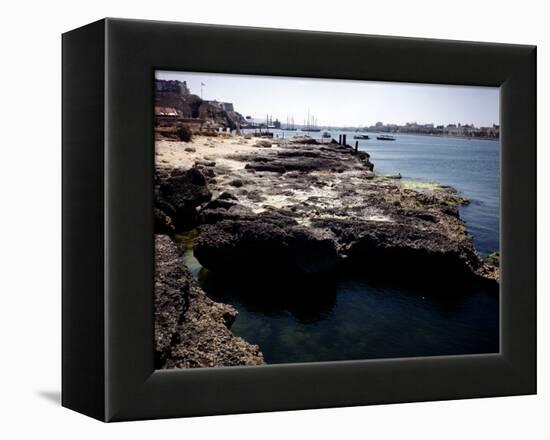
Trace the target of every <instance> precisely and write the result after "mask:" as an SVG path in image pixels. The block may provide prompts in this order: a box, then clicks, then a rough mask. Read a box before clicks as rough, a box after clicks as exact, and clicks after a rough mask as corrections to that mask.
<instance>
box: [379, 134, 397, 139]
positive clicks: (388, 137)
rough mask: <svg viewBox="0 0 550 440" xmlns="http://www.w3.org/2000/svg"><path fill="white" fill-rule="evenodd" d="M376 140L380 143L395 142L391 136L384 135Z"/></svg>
mask: <svg viewBox="0 0 550 440" xmlns="http://www.w3.org/2000/svg"><path fill="white" fill-rule="evenodd" d="M376 139H378V140H379V141H394V140H395V138H394V137H393V136H389V135H387V134H382V135H380V136H376Z"/></svg>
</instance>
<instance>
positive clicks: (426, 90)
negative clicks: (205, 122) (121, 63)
mask: <svg viewBox="0 0 550 440" xmlns="http://www.w3.org/2000/svg"><path fill="white" fill-rule="evenodd" d="M156 78H157V79H165V80H179V81H187V85H188V87H189V88H190V90H191V93H193V94H195V95H199V96H201V83H203V84H204V86H202V97H203V99H207V100H217V101H223V102H231V103H233V104H234V107H235V111H237V112H239V113H241V114H242V115H243V116H245V117H246V116H252V117H253V118H258V119H262V120H264V119H265V117H266V115H267V114H269V115H272V116H273V120H275V119H276V118H278V119H279V120H280V121H281V122H282V123H283V124H284V123H286V120H287V117H288V118H292V117H293V118H294V123H295V124H303V123H304V121H305V120H306V119H307V115H308V111H309V113H310V114H311V115H314V116H315V117H316V119H317V125H319V126H369V125H373V124H375V123H376V122H379V121H380V122H383V123H385V124H399V125H403V124H405V123H407V122H417V123H419V124H428V123H434V124H436V125H440V124H444V125H447V124H457V123H461V124H474V125H475V126H478V127H479V126H491V125H493V124H498V123H499V88H498V87H478V86H448V85H430V84H410V83H392V82H375V81H350V80H333V79H328V80H327V79H314V78H291V77H274V76H254V75H229V74H217V73H197V72H170V71H157V72H156Z"/></svg>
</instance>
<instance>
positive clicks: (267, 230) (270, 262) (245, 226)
mask: <svg viewBox="0 0 550 440" xmlns="http://www.w3.org/2000/svg"><path fill="white" fill-rule="evenodd" d="M232 209H233V211H232ZM237 209H239V210H240V212H239V211H237V210H236V209H235V207H232V208H230V209H218V210H216V211H214V212H212V211H210V212H209V210H208V209H207V210H205V211H204V212H203V215H206V219H205V220H207V221H210V222H211V223H210V224H205V225H202V226H201V227H200V228H199V235H198V237H197V238H196V240H195V243H194V254H195V257H196V258H197V259H198V260H199V262H200V263H201V264H202V265H203V266H204V267H206V268H208V269H212V270H216V271H221V272H229V271H231V270H234V269H238V268H240V267H247V268H251V270H255V271H260V272H262V273H277V272H278V273H285V272H288V273H298V274H299V273H302V274H312V273H319V272H324V271H327V270H330V269H332V268H334V267H335V265H336V261H337V255H336V247H335V243H334V241H333V240H332V239H331V237H329V236H328V235H327V234H323V233H322V232H320V231H311V230H308V229H307V228H304V227H302V226H300V225H298V223H297V222H296V220H295V219H293V218H292V217H290V216H288V215H284V214H281V213H279V212H264V213H261V214H259V215H255V214H252V213H246V211H244V212H243V210H242V208H237Z"/></svg>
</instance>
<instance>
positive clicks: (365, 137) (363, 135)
mask: <svg viewBox="0 0 550 440" xmlns="http://www.w3.org/2000/svg"><path fill="white" fill-rule="evenodd" d="M353 139H363V140H367V139H370V137H369V135H368V134H356V135H355V136H353Z"/></svg>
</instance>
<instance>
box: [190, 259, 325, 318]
mask: <svg viewBox="0 0 550 440" xmlns="http://www.w3.org/2000/svg"><path fill="white" fill-rule="evenodd" d="M198 279H199V284H200V286H201V287H202V288H203V290H204V291H205V292H206V293H207V294H208V296H209V297H210V298H212V299H213V300H214V301H218V302H224V303H229V304H235V303H240V304H243V305H245V306H246V307H247V309H249V310H250V311H254V312H255V313H263V314H265V315H273V314H276V313H280V312H288V313H290V314H292V316H293V317H294V318H295V319H296V320H298V321H300V322H302V323H312V322H316V321H319V320H321V319H325V318H326V317H327V316H328V315H329V313H330V312H331V310H332V308H333V307H334V304H335V301H336V278H335V277H334V276H332V275H327V276H322V277H320V276H316V277H307V276H303V277H298V276H292V277H276V276H270V277H266V276H254V275H253V274H247V273H244V274H240V276H239V275H237V276H228V275H225V276H224V275H218V274H215V273H213V272H212V271H208V270H205V269H203V270H201V271H200V272H199V274H198Z"/></svg>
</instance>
